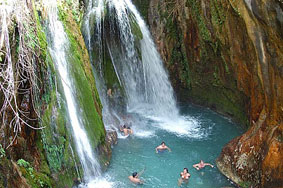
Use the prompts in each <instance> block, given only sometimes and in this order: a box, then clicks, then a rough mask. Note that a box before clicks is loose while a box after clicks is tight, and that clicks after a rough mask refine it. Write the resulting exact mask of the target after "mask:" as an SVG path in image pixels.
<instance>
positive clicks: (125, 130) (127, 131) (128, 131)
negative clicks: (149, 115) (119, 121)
mask: <svg viewBox="0 0 283 188" xmlns="http://www.w3.org/2000/svg"><path fill="white" fill-rule="evenodd" d="M120 131H121V132H122V133H124V135H125V136H128V135H129V134H133V130H132V129H131V127H127V126H126V125H124V126H121V127H120Z"/></svg>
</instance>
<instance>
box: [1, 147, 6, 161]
mask: <svg viewBox="0 0 283 188" xmlns="http://www.w3.org/2000/svg"><path fill="white" fill-rule="evenodd" d="M3 157H6V153H5V150H4V148H3V147H2V145H1V144H0V158H3Z"/></svg>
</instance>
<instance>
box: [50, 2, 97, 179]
mask: <svg viewBox="0 0 283 188" xmlns="http://www.w3.org/2000/svg"><path fill="white" fill-rule="evenodd" d="M46 9H47V10H48V11H47V12H48V25H47V41H48V46H49V51H50V54H51V56H52V59H53V61H54V62H55V65H56V69H57V71H58V73H59V76H60V78H61V83H62V86H63V91H64V95H65V98H66V105H67V109H68V115H69V119H70V123H71V129H72V134H73V137H74V142H75V145H76V150H77V153H78V156H79V158H80V162H81V164H82V168H83V171H84V180H85V181H89V180H91V179H93V178H94V177H96V176H99V175H101V171H100V165H99V163H98V161H97V159H96V157H95V154H94V152H93V149H92V147H91V145H90V142H89V140H88V136H87V134H86V132H85V130H84V125H83V121H82V119H81V115H80V112H79V111H78V110H77V109H78V107H79V106H78V104H77V103H76V100H77V99H76V96H75V90H74V89H73V88H74V85H73V84H72V79H71V77H70V73H69V71H68V70H69V67H68V66H69V65H68V62H67V52H68V47H69V44H68V39H67V36H66V33H65V31H64V27H63V24H62V23H61V22H60V21H59V19H58V15H57V2H56V0H52V1H51V2H48V4H47V5H46Z"/></svg>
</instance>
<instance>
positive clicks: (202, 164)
mask: <svg viewBox="0 0 283 188" xmlns="http://www.w3.org/2000/svg"><path fill="white" fill-rule="evenodd" d="M205 166H210V167H211V168H213V167H214V166H213V165H212V164H210V163H204V162H203V160H200V162H199V163H197V164H194V165H193V167H194V168H195V169H197V170H200V169H202V168H204V167H205Z"/></svg>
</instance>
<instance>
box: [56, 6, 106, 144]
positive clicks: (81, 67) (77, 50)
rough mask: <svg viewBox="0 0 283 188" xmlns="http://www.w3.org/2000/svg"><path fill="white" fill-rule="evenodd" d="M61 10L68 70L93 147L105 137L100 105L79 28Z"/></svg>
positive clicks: (67, 13)
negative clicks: (66, 44)
mask: <svg viewBox="0 0 283 188" xmlns="http://www.w3.org/2000/svg"><path fill="white" fill-rule="evenodd" d="M62 11H63V9H62V8H60V7H59V15H60V19H61V21H62V22H63V25H64V28H65V32H66V34H67V36H68V39H69V51H70V52H71V53H69V54H70V55H69V56H68V57H67V58H68V62H70V63H71V66H70V72H71V74H72V78H74V80H73V81H74V84H75V86H76V87H75V88H76V95H77V98H78V101H79V105H80V107H81V108H82V109H83V112H84V113H83V114H82V116H83V119H84V123H85V129H86V132H87V134H88V137H89V138H91V139H90V141H91V145H92V146H93V147H94V148H95V147H97V146H98V144H101V143H104V139H105V129H104V126H103V122H102V119H101V109H102V106H101V103H100V99H99V94H98V91H97V89H96V85H95V80H94V77H93V74H92V70H91V65H90V61H89V56H88V52H87V50H86V46H85V44H84V40H83V38H82V34H81V32H80V28H79V26H78V25H77V24H76V23H75V22H74V20H73V19H71V17H70V16H67V15H69V14H70V13H69V12H65V13H64V14H63V13H61V12H62ZM94 130H95V131H94Z"/></svg>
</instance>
